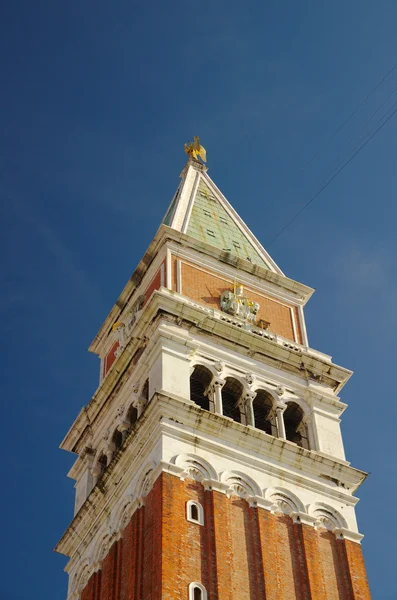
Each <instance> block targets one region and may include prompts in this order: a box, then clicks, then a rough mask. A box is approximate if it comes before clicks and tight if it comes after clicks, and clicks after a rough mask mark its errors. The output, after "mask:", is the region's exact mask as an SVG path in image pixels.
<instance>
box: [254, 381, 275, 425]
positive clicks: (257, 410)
mask: <svg viewBox="0 0 397 600" xmlns="http://www.w3.org/2000/svg"><path fill="white" fill-rule="evenodd" d="M252 409H253V411H254V424H255V427H256V429H260V430H261V431H264V432H265V433H268V434H269V435H273V436H275V437H276V436H277V425H276V416H275V412H274V398H273V396H272V395H271V394H270V393H269V392H267V391H266V390H264V389H258V390H256V396H255V398H254V400H253V403H252Z"/></svg>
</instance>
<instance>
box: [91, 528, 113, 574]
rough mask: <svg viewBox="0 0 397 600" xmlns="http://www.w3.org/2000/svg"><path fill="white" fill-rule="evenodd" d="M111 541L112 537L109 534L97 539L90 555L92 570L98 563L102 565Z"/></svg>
mask: <svg viewBox="0 0 397 600" xmlns="http://www.w3.org/2000/svg"><path fill="white" fill-rule="evenodd" d="M113 541H114V538H113V535H112V534H110V533H107V534H105V535H103V536H102V537H101V538H99V539H98V541H97V543H96V544H95V547H94V551H93V553H92V563H93V566H94V568H95V566H96V565H97V564H98V563H99V564H100V563H102V561H103V559H104V558H105V557H106V556H107V554H108V552H109V550H110V547H111V545H112V543H113Z"/></svg>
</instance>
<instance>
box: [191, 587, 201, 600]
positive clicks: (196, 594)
mask: <svg viewBox="0 0 397 600" xmlns="http://www.w3.org/2000/svg"><path fill="white" fill-rule="evenodd" d="M193 600H203V593H202V591H201V590H200V588H199V587H194V588H193Z"/></svg>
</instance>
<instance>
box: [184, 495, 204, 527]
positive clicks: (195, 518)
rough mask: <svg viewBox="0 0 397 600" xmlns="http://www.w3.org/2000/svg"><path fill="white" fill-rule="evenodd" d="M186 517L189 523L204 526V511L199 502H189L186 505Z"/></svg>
mask: <svg viewBox="0 0 397 600" xmlns="http://www.w3.org/2000/svg"><path fill="white" fill-rule="evenodd" d="M186 517H187V520H188V521H190V522H191V523H197V524H198V525H204V510H203V507H202V506H201V504H200V503H199V502H193V500H189V501H188V502H187V504H186Z"/></svg>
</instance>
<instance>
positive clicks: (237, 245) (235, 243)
mask: <svg viewBox="0 0 397 600" xmlns="http://www.w3.org/2000/svg"><path fill="white" fill-rule="evenodd" d="M233 246H234V247H235V248H241V246H240V244H239V242H233Z"/></svg>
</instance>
